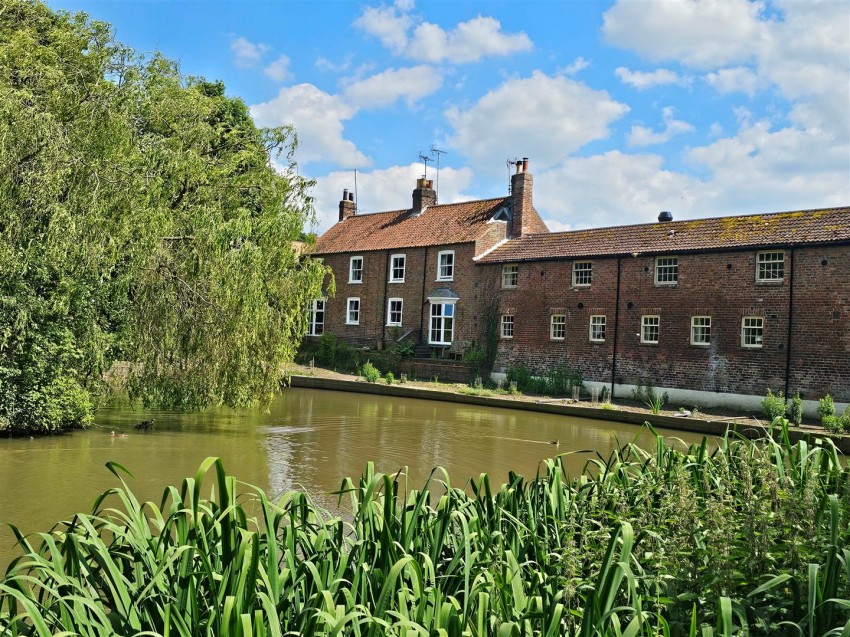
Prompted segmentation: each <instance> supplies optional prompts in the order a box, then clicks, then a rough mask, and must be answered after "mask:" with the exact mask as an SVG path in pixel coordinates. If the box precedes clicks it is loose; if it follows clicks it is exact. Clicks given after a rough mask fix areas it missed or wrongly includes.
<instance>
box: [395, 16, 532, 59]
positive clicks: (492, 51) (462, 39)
mask: <svg viewBox="0 0 850 637" xmlns="http://www.w3.org/2000/svg"><path fill="white" fill-rule="evenodd" d="M531 48H532V44H531V40H530V39H529V38H528V36H527V35H525V33H514V34H508V33H503V32H502V25H501V23H500V22H499V21H498V20H496V19H495V18H490V17H485V16H478V17H476V18H473V19H472V20H468V21H467V22H461V23H460V24H458V25H457V26H456V27H455V28H454V29H452V30H451V31H444V30H443V29H442V28H441V27H439V26H438V25H436V24H431V23H430V22H423V23H422V24H420V25H419V26H417V27H416V29H415V30H414V32H413V37H412V38H411V39H410V42H409V44H408V48H407V51H406V54H407V55H409V56H410V57H412V58H413V59H415V60H423V61H426V62H451V63H455V64H460V63H464V62H477V61H478V60H480V59H481V58H483V57H487V56H502V55H510V54H511V53H516V52H519V51H529V50H531Z"/></svg>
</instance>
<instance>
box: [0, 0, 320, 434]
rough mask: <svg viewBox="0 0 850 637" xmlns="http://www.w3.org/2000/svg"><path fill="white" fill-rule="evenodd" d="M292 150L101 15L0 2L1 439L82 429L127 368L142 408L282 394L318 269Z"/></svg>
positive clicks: (214, 88) (283, 133)
mask: <svg viewBox="0 0 850 637" xmlns="http://www.w3.org/2000/svg"><path fill="white" fill-rule="evenodd" d="M295 146H296V139H295V133H294V131H293V130H292V129H291V128H288V127H282V128H275V129H259V128H257V127H256V126H255V125H254V123H253V121H252V120H251V117H250V114H249V112H248V109H247V107H246V106H245V104H244V103H243V102H241V101H240V100H238V99H234V98H232V97H228V96H227V95H226V94H225V89H224V86H223V84H221V83H220V82H209V81H206V80H204V79H202V78H191V77H190V78H184V77H183V76H182V75H181V74H180V72H179V69H178V67H177V65H176V63H174V62H172V61H169V60H167V59H165V58H163V57H162V56H160V55H153V56H152V57H150V58H149V59H145V58H144V57H142V56H140V55H137V54H135V53H134V52H133V51H131V50H130V49H128V48H126V47H124V46H122V45H121V44H120V43H118V42H116V41H115V40H114V39H113V37H112V32H111V30H110V28H109V26H108V25H106V24H104V23H101V22H96V21H92V20H90V19H88V17H87V16H85V15H84V14H76V15H71V14H66V13H61V12H60V13H56V12H53V11H51V10H50V9H48V8H47V7H46V6H45V5H43V4H41V3H40V2H36V1H33V0H6V2H4V3H3V4H2V5H0V272H2V278H0V428H4V427H5V428H12V429H29V430H34V429H35V430H43V431H53V430H59V429H63V428H67V427H73V426H80V425H85V424H86V423H87V422H89V420H90V418H91V412H92V395H93V394H95V393H96V392H97V390H98V388H99V386H100V384H101V382H102V381H101V379H102V378H103V375H104V372H105V371H107V370H108V369H109V368H110V366H111V365H112V364H113V363H114V362H115V361H116V360H123V361H128V362H130V365H129V371H128V373H127V378H126V381H127V386H128V388H129V390H130V392H131V395H132V396H134V397H137V398H140V399H142V400H143V401H145V402H146V403H148V404H157V405H161V406H169V407H175V408H200V407H204V406H206V405H210V404H227V405H231V406H239V405H245V404H248V403H251V402H253V401H255V400H257V399H263V398H266V397H268V396H270V395H271V393H272V392H274V391H275V390H276V389H277V387H278V386H279V383H280V380H281V366H282V363H284V362H285V361H287V360H289V359H291V358H292V356H293V355H294V351H295V347H296V346H297V343H298V341H299V339H300V338H301V336H302V335H303V334H304V332H305V331H306V319H305V312H304V308H305V306H306V303H307V301H308V300H309V299H311V298H315V297H316V296H317V295H318V294H319V293H320V290H321V284H322V280H323V278H324V276H325V268H324V266H322V264H321V263H319V262H318V261H315V260H311V259H310V258H308V257H304V256H300V255H299V254H298V253H297V251H296V249H295V246H294V244H293V241H294V240H296V239H298V238H299V236H300V235H301V233H302V228H303V226H304V223H305V221H307V220H309V219H310V218H311V217H312V214H313V210H312V204H311V199H310V197H309V196H308V194H307V190H308V188H309V187H310V186H311V185H312V184H311V182H309V181H307V180H305V179H302V178H300V177H299V176H298V175H297V174H296V172H295V164H294V161H293V152H294V150H295ZM272 160H275V161H276V162H278V163H280V164H283V169H282V170H280V171H278V170H276V169H275V167H274V165H273V164H272Z"/></svg>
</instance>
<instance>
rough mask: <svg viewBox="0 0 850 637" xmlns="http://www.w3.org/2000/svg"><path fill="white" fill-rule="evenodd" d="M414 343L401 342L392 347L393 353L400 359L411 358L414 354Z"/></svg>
mask: <svg viewBox="0 0 850 637" xmlns="http://www.w3.org/2000/svg"><path fill="white" fill-rule="evenodd" d="M414 349H415V348H414V346H413V343H411V342H410V341H399V342H397V343H396V344H395V345H393V347H392V352H393V353H394V354H395V355H396V356H398V357H399V358H410V357H411V356H413V352H414Z"/></svg>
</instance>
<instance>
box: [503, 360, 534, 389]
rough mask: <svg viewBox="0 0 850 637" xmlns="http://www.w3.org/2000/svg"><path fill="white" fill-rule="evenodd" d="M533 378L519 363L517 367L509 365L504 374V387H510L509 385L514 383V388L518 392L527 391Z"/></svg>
mask: <svg viewBox="0 0 850 637" xmlns="http://www.w3.org/2000/svg"><path fill="white" fill-rule="evenodd" d="M532 378H533V376H532V372H531V370H530V369H529V368H528V367H526V366H525V365H523V364H522V363H520V364H519V365H511V366H510V367H508V371H507V373H506V374H505V386H506V387H510V386H511V383H516V388H517V389H518V390H520V391H524V390H527V389H528V386H529V385H530V384H531V379H532Z"/></svg>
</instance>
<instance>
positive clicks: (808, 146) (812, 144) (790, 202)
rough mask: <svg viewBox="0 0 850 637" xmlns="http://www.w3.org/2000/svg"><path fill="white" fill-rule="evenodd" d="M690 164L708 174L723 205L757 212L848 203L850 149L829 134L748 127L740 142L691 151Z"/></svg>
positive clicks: (725, 141) (742, 131)
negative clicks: (746, 208)
mask: <svg viewBox="0 0 850 637" xmlns="http://www.w3.org/2000/svg"><path fill="white" fill-rule="evenodd" d="M687 158H688V159H689V160H690V161H691V162H692V163H694V164H696V165H698V166H699V167H701V168H703V169H707V170H708V171H710V173H711V184H712V186H713V187H714V188H716V189H717V191H718V192H719V193H722V196H718V200H719V201H721V202H723V203H725V204H726V205H735V206H737V207H741V206H744V207H749V209H750V211H753V212H757V211H760V210H789V209H794V208H813V207H818V206H839V205H846V204H847V201H848V200H850V180H848V175H850V145H848V144H847V143H843V144H841V143H840V144H836V143H835V142H834V140H833V139H832V136H831V135H830V134H827V133H820V132H817V131H809V130H800V129H798V128H795V127H793V126H789V127H786V128H782V129H779V130H777V131H771V129H770V124H769V123H768V122H764V121H759V122H755V123H744V124H743V125H742V127H741V129H740V130H739V131H738V134H737V135H736V136H734V137H727V138H723V139H719V140H717V141H715V142H713V143H711V144H708V145H707V146H701V147H698V148H693V149H691V150H690V151H689V153H688V155H687Z"/></svg>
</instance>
